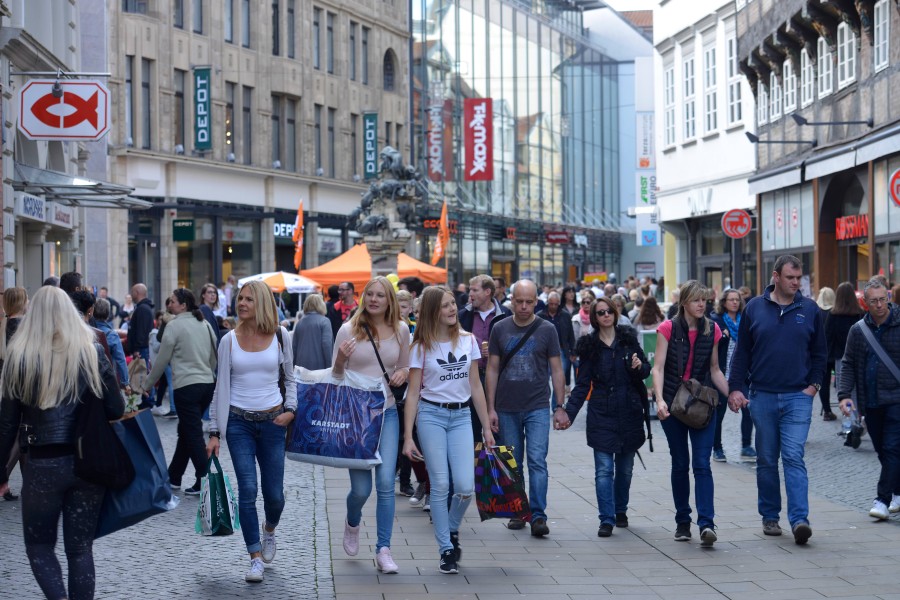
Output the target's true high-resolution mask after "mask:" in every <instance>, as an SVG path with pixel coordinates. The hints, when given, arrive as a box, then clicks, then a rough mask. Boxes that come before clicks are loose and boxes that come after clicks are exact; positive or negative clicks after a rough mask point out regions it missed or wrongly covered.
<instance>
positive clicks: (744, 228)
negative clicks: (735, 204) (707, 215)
mask: <svg viewBox="0 0 900 600" xmlns="http://www.w3.org/2000/svg"><path fill="white" fill-rule="evenodd" d="M752 229H753V218H752V217H750V213H748V212H747V211H746V210H743V209H740V208H732V209H731V210H729V211H728V212H726V213H725V214H724V215H722V231H724V232H725V235H727V236H728V237H730V238H733V239H736V240H738V239H741V238H744V237H747V236H748V235H749V234H750V231H751V230H752Z"/></svg>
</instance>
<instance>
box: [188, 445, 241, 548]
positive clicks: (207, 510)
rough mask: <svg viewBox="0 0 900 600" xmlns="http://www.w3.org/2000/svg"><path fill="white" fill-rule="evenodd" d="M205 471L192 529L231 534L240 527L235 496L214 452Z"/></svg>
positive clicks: (213, 533)
mask: <svg viewBox="0 0 900 600" xmlns="http://www.w3.org/2000/svg"><path fill="white" fill-rule="evenodd" d="M213 469H215V470H213ZM206 471H207V475H206V477H204V478H203V479H202V480H201V483H200V506H198V507H197V520H196V522H195V524H194V530H195V531H196V532H197V533H201V534H203V535H231V534H232V533H234V532H235V531H238V530H239V529H240V528H241V521H240V518H239V516H238V501H237V496H235V494H234V491H233V490H232V489H231V482H230V481H229V480H228V475H226V474H225V473H224V472H222V465H220V464H219V458H218V457H217V456H216V455H215V454H213V455H212V456H210V457H209V462H208V463H207V465H206Z"/></svg>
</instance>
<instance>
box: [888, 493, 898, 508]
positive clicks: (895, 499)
mask: <svg viewBox="0 0 900 600" xmlns="http://www.w3.org/2000/svg"><path fill="white" fill-rule="evenodd" d="M888 510H889V511H891V512H892V513H897V512H900V496H898V495H897V494H894V495H893V496H892V497H891V505H890V506H889V507H888Z"/></svg>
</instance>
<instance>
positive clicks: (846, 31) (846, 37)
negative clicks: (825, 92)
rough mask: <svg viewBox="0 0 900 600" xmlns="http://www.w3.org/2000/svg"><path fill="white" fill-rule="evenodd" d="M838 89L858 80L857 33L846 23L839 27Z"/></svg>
mask: <svg viewBox="0 0 900 600" xmlns="http://www.w3.org/2000/svg"><path fill="white" fill-rule="evenodd" d="M837 51H838V56H837V58H838V60H837V67H838V89H843V88H845V87H847V86H848V85H850V84H851V83H853V82H854V81H856V34H854V33H853V30H851V29H850V26H849V25H847V24H846V23H841V24H840V25H838V28H837Z"/></svg>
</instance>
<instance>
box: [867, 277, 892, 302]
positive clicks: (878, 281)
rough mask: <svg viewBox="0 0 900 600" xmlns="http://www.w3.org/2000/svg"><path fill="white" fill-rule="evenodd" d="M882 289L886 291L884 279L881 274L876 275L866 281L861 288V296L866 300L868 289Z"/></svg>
mask: <svg viewBox="0 0 900 600" xmlns="http://www.w3.org/2000/svg"><path fill="white" fill-rule="evenodd" d="M878 289H881V290H884V291H887V289H888V288H887V286H886V285H884V280H883V278H882V277H881V276H879V275H876V276H875V277H873V278H872V279H870V280H869V281H867V282H866V286H865V287H864V288H863V297H864V298H865V299H866V300H868V299H869V290H878Z"/></svg>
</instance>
